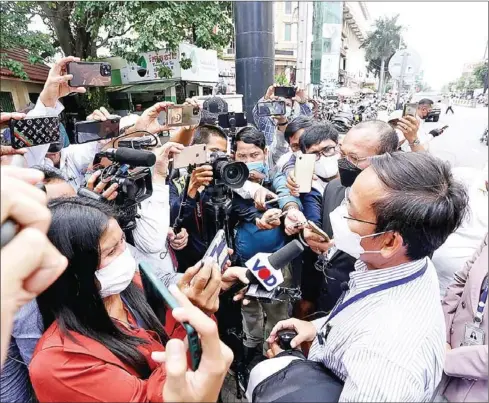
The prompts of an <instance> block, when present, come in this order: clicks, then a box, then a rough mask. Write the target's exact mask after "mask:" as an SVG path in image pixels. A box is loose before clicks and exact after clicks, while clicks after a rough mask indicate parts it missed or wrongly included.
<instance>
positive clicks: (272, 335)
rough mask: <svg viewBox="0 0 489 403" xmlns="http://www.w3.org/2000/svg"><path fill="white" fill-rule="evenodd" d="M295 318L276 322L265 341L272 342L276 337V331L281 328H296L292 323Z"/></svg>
mask: <svg viewBox="0 0 489 403" xmlns="http://www.w3.org/2000/svg"><path fill="white" fill-rule="evenodd" d="M296 320H297V319H294V318H292V319H287V320H281V321H280V322H278V323H277V324H276V325H275V326H274V327H273V329H272V331H271V332H270V336H268V339H267V342H268V343H273V342H274V341H275V339H276V338H277V332H278V331H280V330H282V329H294V330H296V328H295V326H294V323H295V321H296Z"/></svg>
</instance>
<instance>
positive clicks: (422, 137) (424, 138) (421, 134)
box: [401, 115, 433, 152]
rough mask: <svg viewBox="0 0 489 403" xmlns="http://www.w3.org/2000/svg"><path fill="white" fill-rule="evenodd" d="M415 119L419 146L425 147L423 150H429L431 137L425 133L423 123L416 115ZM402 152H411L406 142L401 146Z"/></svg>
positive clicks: (425, 129)
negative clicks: (417, 123) (417, 126)
mask: <svg viewBox="0 0 489 403" xmlns="http://www.w3.org/2000/svg"><path fill="white" fill-rule="evenodd" d="M416 119H417V121H418V122H419V128H418V140H419V142H420V144H422V145H424V146H426V147H425V148H426V149H427V150H429V142H430V141H431V140H433V136H432V135H431V134H429V132H427V130H428V129H427V128H426V125H425V121H424V120H423V119H421V118H420V117H419V116H418V115H416ZM401 150H402V151H406V152H409V151H411V146H410V145H409V143H408V142H407V141H405V142H404V144H403V145H402V146H401Z"/></svg>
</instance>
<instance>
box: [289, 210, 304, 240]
mask: <svg viewBox="0 0 489 403" xmlns="http://www.w3.org/2000/svg"><path fill="white" fill-rule="evenodd" d="M284 224H285V233H286V234H287V235H289V236H290V235H294V234H297V233H298V232H299V231H300V230H302V229H303V228H304V226H305V225H306V224H307V220H306V217H304V214H302V212H301V211H300V210H299V209H297V208H290V209H288V210H287V215H286V216H285V222H284Z"/></svg>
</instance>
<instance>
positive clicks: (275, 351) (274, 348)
mask: <svg viewBox="0 0 489 403" xmlns="http://www.w3.org/2000/svg"><path fill="white" fill-rule="evenodd" d="M269 346H270V348H269V349H268V350H267V357H268V358H275V357H276V356H277V355H279V354H280V353H281V352H283V351H284V350H282V349H281V348H280V346H279V345H278V343H277V342H275V341H274V342H273V343H271V344H269Z"/></svg>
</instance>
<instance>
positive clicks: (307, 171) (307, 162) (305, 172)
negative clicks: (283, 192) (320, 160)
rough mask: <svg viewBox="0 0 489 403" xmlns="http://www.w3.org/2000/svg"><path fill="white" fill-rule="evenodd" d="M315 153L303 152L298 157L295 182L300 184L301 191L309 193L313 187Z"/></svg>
mask: <svg viewBox="0 0 489 403" xmlns="http://www.w3.org/2000/svg"><path fill="white" fill-rule="evenodd" d="M315 165H316V155H315V154H301V155H299V156H298V157H297V159H296V161H295V167H294V176H295V183H296V184H297V185H299V193H309V192H310V191H311V188H312V179H313V176H314V167H315Z"/></svg>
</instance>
